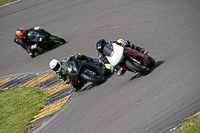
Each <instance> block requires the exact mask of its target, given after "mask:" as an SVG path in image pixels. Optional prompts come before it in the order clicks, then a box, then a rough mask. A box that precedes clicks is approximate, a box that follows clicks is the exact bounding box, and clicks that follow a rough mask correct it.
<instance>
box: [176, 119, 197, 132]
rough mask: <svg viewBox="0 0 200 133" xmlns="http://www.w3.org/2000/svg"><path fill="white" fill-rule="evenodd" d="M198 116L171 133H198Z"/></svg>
mask: <svg viewBox="0 0 200 133" xmlns="http://www.w3.org/2000/svg"><path fill="white" fill-rule="evenodd" d="M199 125H200V116H198V117H195V118H193V119H191V120H190V121H188V122H186V123H184V124H183V125H182V126H180V127H179V128H178V129H176V130H175V131H173V132H172V133H200V126H199Z"/></svg>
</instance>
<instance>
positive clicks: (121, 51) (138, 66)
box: [103, 43, 155, 75]
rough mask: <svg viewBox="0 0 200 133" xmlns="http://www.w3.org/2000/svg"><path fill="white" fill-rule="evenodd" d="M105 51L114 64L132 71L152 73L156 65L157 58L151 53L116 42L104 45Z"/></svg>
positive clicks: (110, 61)
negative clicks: (151, 55)
mask: <svg viewBox="0 0 200 133" xmlns="http://www.w3.org/2000/svg"><path fill="white" fill-rule="evenodd" d="M103 52H104V54H105V55H106V58H107V60H108V61H109V63H110V64H111V65H112V66H118V67H121V68H123V69H124V70H127V71H130V72H138V73H140V74H145V75H146V74H148V73H150V68H152V67H153V66H155V60H154V59H153V58H152V57H150V56H149V55H147V54H143V53H141V52H138V51H137V50H134V49H132V48H129V47H124V46H122V45H121V46H120V45H117V44H116V43H109V44H107V45H106V46H104V49H103Z"/></svg>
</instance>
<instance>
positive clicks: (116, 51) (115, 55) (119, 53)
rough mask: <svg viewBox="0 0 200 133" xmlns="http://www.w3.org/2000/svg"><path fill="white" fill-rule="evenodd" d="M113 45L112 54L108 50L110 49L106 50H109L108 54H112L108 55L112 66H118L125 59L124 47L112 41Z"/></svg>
mask: <svg viewBox="0 0 200 133" xmlns="http://www.w3.org/2000/svg"><path fill="white" fill-rule="evenodd" d="M107 45H109V44H107ZM110 45H111V44H110ZM112 46H113V50H112V52H110V54H109V52H108V49H105V50H106V51H105V52H107V54H108V55H110V56H106V58H107V60H108V61H109V62H110V64H111V65H112V66H116V65H117V64H118V63H120V62H121V61H122V60H123V57H124V56H123V54H124V48H123V47H121V46H119V45H117V44H116V43H112ZM105 48H106V47H105ZM110 51H111V50H110Z"/></svg>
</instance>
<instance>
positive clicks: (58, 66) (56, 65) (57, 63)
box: [49, 59, 61, 72]
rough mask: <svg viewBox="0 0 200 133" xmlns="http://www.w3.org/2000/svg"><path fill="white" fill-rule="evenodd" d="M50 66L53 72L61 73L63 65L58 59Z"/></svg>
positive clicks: (52, 61) (51, 62)
mask: <svg viewBox="0 0 200 133" xmlns="http://www.w3.org/2000/svg"><path fill="white" fill-rule="evenodd" d="M49 66H50V68H51V69H52V70H54V71H56V72H59V71H60V70H61V63H60V61H58V60H56V59H53V60H51V61H50V63H49Z"/></svg>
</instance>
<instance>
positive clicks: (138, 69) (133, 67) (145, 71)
mask: <svg viewBox="0 0 200 133" xmlns="http://www.w3.org/2000/svg"><path fill="white" fill-rule="evenodd" d="M125 65H126V66H127V67H128V68H129V69H130V70H132V71H136V72H139V73H141V74H144V75H147V74H149V73H150V69H149V67H145V68H142V67H140V66H139V65H136V63H135V62H131V61H130V60H126V61H125Z"/></svg>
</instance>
